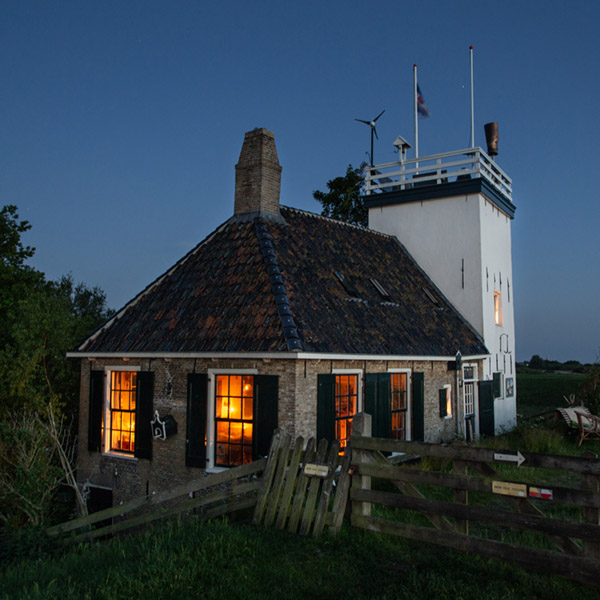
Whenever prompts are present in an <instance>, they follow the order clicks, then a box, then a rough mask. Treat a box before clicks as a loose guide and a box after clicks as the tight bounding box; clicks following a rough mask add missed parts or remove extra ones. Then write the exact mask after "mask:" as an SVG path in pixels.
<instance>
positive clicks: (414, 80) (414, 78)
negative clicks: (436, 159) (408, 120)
mask: <svg viewBox="0 0 600 600" xmlns="http://www.w3.org/2000/svg"><path fill="white" fill-rule="evenodd" d="M413 87H414V93H413V98H414V108H415V158H419V119H418V115H417V65H416V64H414V65H413Z"/></svg>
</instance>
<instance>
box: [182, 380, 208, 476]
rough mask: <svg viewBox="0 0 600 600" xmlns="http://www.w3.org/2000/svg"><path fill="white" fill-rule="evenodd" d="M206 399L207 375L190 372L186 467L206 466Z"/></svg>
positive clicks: (203, 467)
mask: <svg viewBox="0 0 600 600" xmlns="http://www.w3.org/2000/svg"><path fill="white" fill-rule="evenodd" d="M207 400H208V376H207V375H206V374H204V373H190V374H189V375H188V394H187V419H186V422H187V426H186V444H185V464H186V466H187V467H200V468H202V469H205V468H206V422H207V418H208V402H207Z"/></svg>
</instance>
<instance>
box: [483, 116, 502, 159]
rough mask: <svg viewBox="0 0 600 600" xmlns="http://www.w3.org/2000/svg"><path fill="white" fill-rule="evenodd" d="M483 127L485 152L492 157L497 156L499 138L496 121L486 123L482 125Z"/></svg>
mask: <svg viewBox="0 0 600 600" xmlns="http://www.w3.org/2000/svg"><path fill="white" fill-rule="evenodd" d="M483 129H484V131H485V142H486V144H487V153H488V154H489V155H490V156H492V157H494V156H498V140H499V139H500V138H499V136H498V123H496V121H494V122H493V123H486V124H485V125H484V126H483Z"/></svg>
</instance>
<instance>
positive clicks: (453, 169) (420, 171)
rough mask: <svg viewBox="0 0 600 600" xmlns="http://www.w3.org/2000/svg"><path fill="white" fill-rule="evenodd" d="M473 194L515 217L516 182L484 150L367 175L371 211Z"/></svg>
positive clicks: (407, 162) (436, 157)
mask: <svg viewBox="0 0 600 600" xmlns="http://www.w3.org/2000/svg"><path fill="white" fill-rule="evenodd" d="M401 154H402V153H401ZM471 191H483V192H484V193H485V192H487V195H492V196H494V200H495V201H496V204H499V205H501V206H502V207H503V208H504V209H505V210H506V211H507V212H508V213H509V215H510V216H511V217H512V215H513V214H514V210H515V207H514V205H513V203H512V180H511V178H510V177H509V176H508V175H507V174H506V173H505V172H504V171H503V170H502V169H501V168H500V167H499V166H498V165H497V164H496V163H495V162H494V161H493V160H492V159H491V158H490V157H489V156H488V154H486V152H484V151H483V150H482V149H481V148H469V149H465V150H457V151H455V152H446V153H444V154H433V155H431V156H420V157H419V158H411V159H403V160H400V161H398V162H391V163H384V164H380V165H374V166H372V167H367V168H366V172H365V196H366V197H365V204H366V206H367V207H369V206H377V205H381V204H387V203H388V202H390V203H392V202H394V199H396V201H398V200H400V201H412V200H414V201H416V200H419V196H422V197H423V198H425V197H428V198H431V197H434V196H438V197H441V196H444V195H447V194H448V193H450V194H451V195H454V194H460V193H470V192H471ZM423 198H421V199H423Z"/></svg>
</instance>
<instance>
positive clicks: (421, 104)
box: [417, 83, 431, 117]
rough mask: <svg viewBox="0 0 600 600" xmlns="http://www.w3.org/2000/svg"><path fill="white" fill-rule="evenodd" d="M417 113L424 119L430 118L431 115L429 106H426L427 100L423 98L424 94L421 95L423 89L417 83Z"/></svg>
mask: <svg viewBox="0 0 600 600" xmlns="http://www.w3.org/2000/svg"><path fill="white" fill-rule="evenodd" d="M417 112H418V113H419V114H420V115H421V116H422V117H428V116H429V115H430V114H431V113H430V112H429V108H428V107H427V104H425V99H424V98H423V94H422V93H421V87H420V86H419V84H418V83H417Z"/></svg>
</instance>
